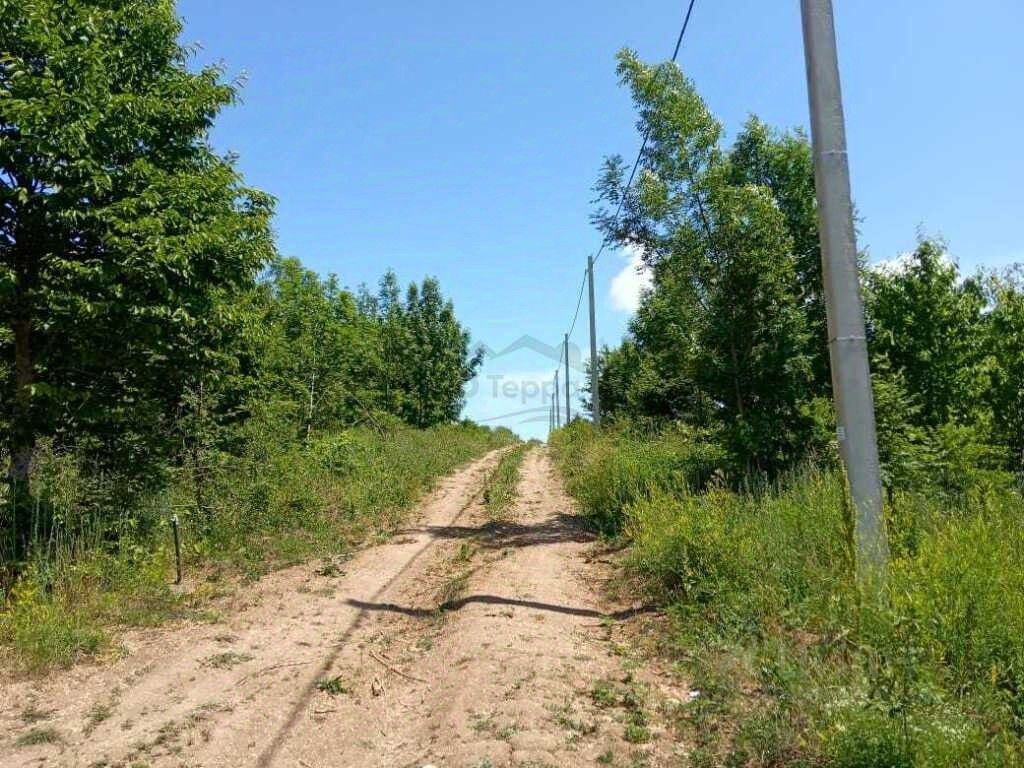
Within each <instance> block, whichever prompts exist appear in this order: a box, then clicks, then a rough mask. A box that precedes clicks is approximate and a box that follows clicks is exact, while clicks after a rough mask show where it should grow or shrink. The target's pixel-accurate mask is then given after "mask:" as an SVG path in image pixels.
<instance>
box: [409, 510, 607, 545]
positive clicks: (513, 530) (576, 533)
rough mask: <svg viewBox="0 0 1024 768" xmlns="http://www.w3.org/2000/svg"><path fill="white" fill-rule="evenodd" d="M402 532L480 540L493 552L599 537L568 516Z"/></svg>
mask: <svg viewBox="0 0 1024 768" xmlns="http://www.w3.org/2000/svg"><path fill="white" fill-rule="evenodd" d="M401 533H405V534H414V533H426V534H429V535H430V536H431V538H434V539H477V540H478V542H479V543H480V544H482V545H483V546H485V547H489V548H493V549H505V548H513V549H516V548H520V547H538V546H544V545H547V544H567V543H576V544H586V543H589V542H592V541H596V540H597V536H596V535H595V534H594V533H593V532H592V531H589V530H587V529H586V528H585V527H584V526H583V524H582V523H581V522H580V520H579V518H577V517H574V516H572V515H566V514H559V515H556V516H554V517H552V518H549V519H547V520H544V521H543V522H540V523H534V524H531V525H522V524H520V523H513V522H509V521H500V520H499V521H492V522H489V523H485V524H484V525H427V526H423V527H420V528H409V529H406V530H404V531H401Z"/></svg>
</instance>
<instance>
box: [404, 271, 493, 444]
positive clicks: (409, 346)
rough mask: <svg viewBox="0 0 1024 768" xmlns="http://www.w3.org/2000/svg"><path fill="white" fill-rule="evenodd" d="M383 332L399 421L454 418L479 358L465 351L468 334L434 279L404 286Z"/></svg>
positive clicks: (426, 423) (430, 423)
mask: <svg viewBox="0 0 1024 768" xmlns="http://www.w3.org/2000/svg"><path fill="white" fill-rule="evenodd" d="M389 301H390V300H389ZM391 306H393V307H394V305H393V304H392V305H391ZM384 328H385V348H386V349H389V350H391V359H392V361H393V362H394V363H395V364H394V365H392V367H391V370H390V373H391V377H392V386H393V388H397V389H398V390H400V391H401V396H400V407H399V414H400V415H401V416H402V418H403V419H404V420H405V421H406V422H408V423H409V424H412V425H413V426H417V427H429V426H433V425H435V424H443V423H447V422H453V421H455V420H457V419H458V417H459V414H460V412H461V411H462V406H463V405H464V402H465V397H464V388H465V385H466V383H467V382H469V381H470V380H471V379H472V378H473V376H475V375H476V370H477V368H479V366H480V364H481V362H482V360H483V358H482V353H481V352H480V351H475V352H471V350H470V337H469V332H468V331H467V330H466V329H465V328H463V327H462V325H461V324H460V323H459V321H458V319H457V318H456V316H455V308H454V306H453V304H452V302H451V301H449V300H446V299H445V298H444V296H443V295H442V293H441V286H440V284H439V283H438V282H437V280H436V279H434V278H430V277H428V278H426V279H425V280H424V281H423V283H422V285H417V284H416V283H412V284H410V286H409V288H408V290H407V292H406V298H405V303H404V305H403V306H402V307H401V308H400V309H393V311H392V313H391V317H390V320H389V321H387V322H386V323H385V326H384Z"/></svg>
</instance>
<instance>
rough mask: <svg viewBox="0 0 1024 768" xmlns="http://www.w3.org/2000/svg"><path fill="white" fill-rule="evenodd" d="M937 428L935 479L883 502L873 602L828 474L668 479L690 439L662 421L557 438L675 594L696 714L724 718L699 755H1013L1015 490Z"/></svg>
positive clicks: (1017, 607)
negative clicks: (735, 487)
mask: <svg viewBox="0 0 1024 768" xmlns="http://www.w3.org/2000/svg"><path fill="white" fill-rule="evenodd" d="M935 434H936V435H937V436H940V437H941V439H942V440H943V441H945V444H946V446H947V448H946V449H944V450H945V453H944V454H941V455H942V456H944V457H945V458H943V460H942V461H937V462H936V464H935V467H934V475H933V477H932V479H931V481H930V482H929V483H922V484H920V485H918V486H917V487H916V488H913V489H908V490H900V491H897V492H896V493H894V494H893V496H892V497H891V502H892V504H891V506H890V509H889V510H888V512H889V520H888V526H889V531H890V536H891V539H892V551H893V559H892V564H891V568H890V572H889V576H888V579H887V581H886V583H885V586H884V589H883V592H882V594H881V595H880V596H879V597H878V598H871V599H868V598H867V597H863V596H861V595H860V594H859V592H858V590H857V588H856V586H855V579H854V577H853V569H852V562H851V557H850V547H849V530H848V525H847V522H846V520H847V511H846V500H845V489H844V483H843V479H842V476H841V475H840V474H839V473H838V472H837V471H834V470H823V471H819V470H815V469H813V468H807V469H805V470H803V471H800V472H797V473H795V474H793V475H792V476H789V477H786V478H783V479H782V480H781V481H780V482H779V483H778V484H777V485H776V486H773V487H755V488H754V489H753V490H752V491H749V492H743V493H740V492H736V491H732V490H728V489H726V488H724V487H722V486H721V485H716V484H715V483H712V484H711V486H710V487H706V488H703V489H701V488H700V487H698V486H694V485H691V484H688V483H686V482H683V481H682V477H681V476H680V475H678V474H676V475H675V476H673V475H672V472H673V470H674V471H676V472H678V471H679V470H678V467H679V464H678V463H675V464H673V463H672V462H669V461H666V460H665V459H664V455H663V454H664V453H667V452H668V451H669V450H673V451H675V453H676V454H677V455H687V450H686V448H685V446H684V447H682V448H680V447H679V446H670V442H669V439H666V438H663V437H662V436H656V437H654V438H652V439H651V440H650V441H649V442H648V443H647V444H642V443H640V441H638V440H637V439H636V438H634V437H631V436H630V435H629V433H628V430H623V429H622V428H621V427H620V428H619V429H616V430H608V431H606V432H605V433H604V434H601V435H596V434H594V433H593V432H591V431H588V430H586V429H584V428H580V427H575V428H570V429H567V430H562V431H561V432H559V433H557V434H556V435H555V438H554V444H555V448H556V451H557V455H558V457H559V459H560V461H561V462H562V466H563V471H564V473H565V475H566V479H567V483H568V485H569V487H570V489H571V490H572V491H573V493H574V494H576V495H577V497H578V498H579V499H580V502H581V506H582V507H583V510H584V512H585V513H586V514H589V515H591V516H594V515H599V516H601V518H602V519H606V520H613V521H614V520H621V521H622V528H621V530H622V533H623V534H624V536H625V538H626V539H628V541H629V542H630V544H631V547H630V549H629V551H628V556H627V558H626V560H625V565H626V567H627V568H628V569H629V570H630V571H631V572H632V573H633V574H634V575H635V576H637V577H638V583H639V584H640V587H641V588H642V589H643V590H645V591H646V592H647V593H648V595H649V596H650V597H651V598H653V599H654V600H656V601H658V602H660V603H661V604H663V605H665V606H666V608H667V609H668V614H669V616H670V617H671V619H672V622H671V626H672V627H673V629H672V632H671V636H670V642H671V644H672V647H678V648H679V649H681V650H682V651H683V656H682V658H684V659H685V660H686V662H687V664H688V665H689V667H690V675H691V678H692V680H693V681H694V683H693V684H694V685H696V686H699V687H700V689H701V691H702V693H701V697H700V699H698V701H697V702H696V703H695V704H694V709H693V712H692V717H693V718H694V722H696V723H706V721H707V719H708V718H710V719H711V720H712V721H713V722H714V723H716V725H712V726H704V727H702V729H701V733H703V734H707V733H711V734H717V735H716V736H714V737H713V738H711V741H710V742H709V743H706V744H703V745H702V748H701V749H700V750H698V751H696V752H695V755H701V757H700V759H702V760H705V761H706V762H707V761H710V762H707V764H728V765H737V766H740V765H750V766H762V765H763V766H767V765H784V764H785V765H798V764H805V765H830V766H837V767H841V768H881V767H882V766H885V768H890V767H892V766H895V767H900V766H913V767H915V768H918V767H920V768H925V767H927V768H932V767H933V766H934V767H936V768H943V767H947V766H948V767H949V768H953V767H954V766H983V767H984V768H987V767H988V766H993V767H994V766H1020V765H1024V753H1022V747H1021V744H1022V741H1021V737H1022V736H1024V499H1022V497H1021V495H1020V493H1019V491H1017V490H1015V489H1014V487H1013V485H1012V483H1009V482H1007V476H1006V475H1005V474H1004V473H1001V472H999V471H998V470H994V469H991V468H990V466H991V465H989V464H987V462H988V461H989V458H991V457H990V456H989V455H988V454H987V453H986V452H985V449H984V447H983V446H982V447H981V448H980V450H981V453H980V454H979V453H978V452H977V450H976V449H977V448H978V443H976V442H975V441H973V440H972V439H970V436H969V435H965V434H964V433H963V432H962V431H958V430H956V429H954V428H950V429H949V430H937V431H936V432H935ZM673 439H676V440H678V439H679V438H678V437H676V438H673ZM936 439H939V438H938V437H937V438H936ZM651 446H655V447H654V448H651ZM648 457H653V460H652V464H651V465H649V466H647V465H644V461H645V459H647V458H648ZM616 505H620V506H618V507H617V506H616ZM730 719H732V720H737V721H738V723H736V724H735V725H733V724H725V721H727V720H730ZM709 729H710V730H709Z"/></svg>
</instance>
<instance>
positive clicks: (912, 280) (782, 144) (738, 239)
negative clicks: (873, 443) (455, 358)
mask: <svg viewBox="0 0 1024 768" xmlns="http://www.w3.org/2000/svg"><path fill="white" fill-rule="evenodd" d="M618 71H619V75H620V77H621V79H622V82H623V83H624V84H625V85H626V86H627V87H628V88H629V89H630V91H631V93H632V95H633V100H634V102H635V104H636V107H637V111H638V113H639V116H640V119H639V122H638V128H639V129H640V131H641V132H642V133H644V134H645V135H647V136H648V141H647V143H646V144H645V146H644V150H643V153H642V155H641V162H640V166H639V173H638V174H637V177H636V181H635V183H634V184H633V186H632V187H630V188H629V189H627V188H626V181H627V179H626V178H625V171H626V170H627V168H626V166H625V164H624V163H623V161H622V159H621V158H619V157H612V158H609V159H608V160H607V161H606V162H605V165H604V168H603V170H602V172H601V175H600V177H599V180H598V183H597V191H598V195H599V200H600V202H601V203H603V206H604V207H601V208H600V209H599V210H598V212H597V214H596V215H595V222H596V224H597V225H598V227H599V228H600V229H601V230H602V232H603V233H604V234H605V236H606V237H607V238H608V239H609V240H610V241H612V242H615V243H618V244H621V245H632V246H634V247H637V248H639V249H640V251H641V252H642V254H643V258H644V262H645V265H646V267H647V268H648V269H649V270H650V272H651V276H652V283H653V284H652V289H651V290H650V291H649V292H647V293H646V294H645V295H644V297H643V299H642V301H641V305H640V308H639V310H638V312H637V314H636V316H635V317H634V319H633V320H632V322H631V325H630V329H629V335H628V337H627V338H626V339H625V340H624V341H623V343H622V344H621V346H619V347H617V348H614V349H605V350H603V351H602V354H601V356H600V371H601V376H600V382H599V386H600V387H601V402H602V407H603V409H604V410H605V411H606V413H607V414H608V415H610V416H615V415H622V416H628V417H630V418H633V419H641V420H642V421H645V422H654V423H662V424H665V423H668V422H679V421H682V422H687V423H689V424H692V425H695V426H698V427H702V428H710V429H711V430H712V431H713V432H716V433H717V434H718V435H719V439H721V440H722V441H723V442H724V445H725V446H726V447H727V448H728V449H729V454H730V456H731V457H732V465H733V469H734V470H736V472H737V473H738V474H741V475H746V474H747V473H748V472H749V471H750V470H755V471H756V472H759V473H767V474H769V475H771V474H775V473H777V472H779V471H780V470H782V469H785V468H786V467H789V466H792V465H794V464H796V463H798V462H800V461H803V460H805V459H806V458H807V456H808V455H809V454H811V453H815V452H816V453H819V454H824V455H834V447H832V446H830V443H831V442H832V439H833V438H832V437H831V435H830V431H831V429H833V428H834V416H833V415H832V412H831V406H830V403H829V401H830V396H831V391H830V389H831V386H830V376H829V360H828V347H827V330H826V325H827V323H826V313H825V304H824V297H823V289H822V278H821V249H820V244H819V235H818V225H817V210H816V206H815V193H814V168H813V162H812V155H811V151H810V146H809V144H808V141H807V138H806V136H804V135H803V133H801V132H799V131H796V132H791V133H784V132H779V131H775V130H773V129H771V128H769V127H768V126H766V125H765V124H764V123H762V122H761V121H760V120H758V119H757V118H756V117H752V118H750V119H749V120H748V121H747V122H746V124H745V125H744V126H743V128H742V130H741V131H740V132H739V134H738V135H737V137H736V139H735V141H734V142H733V144H732V146H731V147H729V148H723V146H722V141H721V136H722V127H721V125H720V124H719V123H718V122H717V121H716V120H715V118H714V117H713V116H712V115H711V113H710V112H709V110H708V108H707V105H706V104H705V103H704V102H703V100H702V99H701V98H700V96H699V95H698V94H697V92H696V90H695V89H694V86H693V84H692V83H691V82H690V81H689V80H688V79H686V78H685V77H684V76H683V74H682V73H681V72H680V71H679V69H678V68H677V67H676V66H675V65H672V64H662V65H658V66H648V65H646V64H643V63H642V62H640V61H639V60H638V59H637V57H636V56H635V55H634V54H633V53H631V52H629V51H624V52H622V53H621V54H620V55H619V68H618ZM620 204H621V207H620ZM616 213H618V215H615V214H616ZM863 282H864V285H863V290H864V293H865V298H866V306H867V313H868V328H869V334H870V350H871V355H872V368H873V373H874V382H875V400H876V410H877V415H878V424H879V441H880V449H881V456H882V460H883V463H884V464H885V469H886V472H887V475H888V478H889V481H890V482H895V483H911V482H912V483H918V482H927V481H929V480H935V479H936V478H941V482H940V484H942V485H945V486H946V487H949V488H959V487H962V486H963V480H964V478H965V477H967V475H969V474H970V473H971V472H974V471H975V470H977V471H985V470H987V469H994V468H998V467H1007V466H1008V467H1011V468H1017V469H1021V468H1024V463H1022V453H1024V416H1022V414H1024V387H1022V384H1021V382H1022V380H1024V377H1022V374H1024V365H1022V360H1024V299H1022V290H1021V279H1020V273H1019V271H1018V272H1011V273H1009V274H1006V275H1001V276H999V275H988V276H986V275H982V274H978V275H974V276H969V277H967V278H964V277H963V276H962V275H961V273H960V270H959V268H958V266H957V264H956V263H955V262H954V261H953V260H952V259H951V258H950V257H949V255H948V252H947V248H946V246H945V244H944V243H943V242H941V241H940V240H935V239H928V238H922V239H921V240H920V242H919V244H918V247H917V248H916V250H915V251H914V252H913V253H912V254H908V255H906V256H904V257H901V258H900V259H898V260H896V261H895V262H892V263H889V264H885V265H882V266H881V267H878V268H864V271H863Z"/></svg>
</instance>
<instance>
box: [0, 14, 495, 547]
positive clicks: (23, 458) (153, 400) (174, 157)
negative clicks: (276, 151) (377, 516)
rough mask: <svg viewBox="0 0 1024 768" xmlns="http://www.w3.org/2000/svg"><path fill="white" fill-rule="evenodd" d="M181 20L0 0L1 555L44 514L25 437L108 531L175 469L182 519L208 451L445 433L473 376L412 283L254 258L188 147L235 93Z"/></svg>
mask: <svg viewBox="0 0 1024 768" xmlns="http://www.w3.org/2000/svg"><path fill="white" fill-rule="evenodd" d="M181 31H182V24H181V21H180V19H179V18H178V16H177V13H176V10H175V4H174V2H173V0H59V1H58V0H17V1H16V2H12V1H11V0H0V381H2V384H0V428H2V429H0V460H2V462H3V464H4V465H5V471H6V476H7V477H6V479H7V481H8V483H7V486H6V487H5V488H4V489H3V490H2V492H0V514H2V517H0V534H2V537H0V538H2V540H0V555H2V556H6V555H8V554H13V555H14V556H15V557H16V558H17V557H20V556H22V555H24V554H25V552H26V547H27V545H28V542H29V538H30V534H32V535H38V534H39V532H40V530H43V533H45V529H46V527H47V526H48V525H49V524H51V523H53V521H52V520H45V519H44V520H42V522H40V520H41V518H45V517H46V515H47V514H48V513H47V511H46V505H45V504H43V503H42V502H41V500H40V498H39V497H38V494H36V490H37V486H38V485H39V483H38V482H35V478H34V476H33V460H34V459H35V457H36V455H37V454H38V453H39V446H41V445H42V446H45V449H46V450H45V453H46V454H47V455H48V456H49V455H53V454H59V455H61V456H64V457H71V460H72V461H73V462H74V463H76V464H77V465H78V468H79V470H80V471H81V472H82V473H84V474H85V475H88V476H90V477H100V476H102V477H103V478H104V482H103V486H104V487H105V488H106V489H107V490H106V493H107V498H106V499H105V500H104V501H103V504H101V505H94V506H100V507H103V508H109V509H110V514H111V516H112V517H117V519H118V520H122V521H123V520H130V519H131V516H132V505H133V504H134V503H135V501H137V499H138V498H139V495H140V494H142V493H143V492H148V491H151V490H153V489H155V488H158V487H160V486H161V485H162V484H164V483H165V482H166V481H167V480H168V477H169V476H170V475H173V474H174V473H176V472H177V473H179V474H180V473H181V472H185V473H186V474H187V476H188V477H190V478H191V480H190V485H191V487H192V489H193V495H194V499H193V501H194V504H195V506H196V508H198V509H200V510H204V511H205V509H206V501H205V496H206V493H205V489H206V487H207V486H208V485H209V479H210V478H211V477H212V476H213V475H214V474H215V473H216V472H217V470H218V467H219V466H221V465H223V464H224V463H225V462H227V461H228V458H229V457H230V455H231V453H232V452H244V451H248V452H249V453H250V454H251V453H252V451H253V450H254V447H258V444H259V443H260V442H261V441H262V442H265V441H267V440H275V441H283V442H284V443H290V442H292V441H296V442H297V444H299V445H308V444H310V443H311V442H313V440H312V438H313V436H314V434H316V433H327V432H330V431H331V430H338V429H342V428H345V427H350V426H354V425H357V424H364V423H365V424H369V425H371V426H373V427H374V428H376V429H378V430H380V431H383V430H385V429H386V428H388V427H389V426H391V425H393V424H395V423H398V422H405V423H408V424H410V425H413V426H417V427H428V426H434V425H438V424H443V423H447V422H453V421H455V420H456V419H457V418H458V415H459V413H460V411H461V409H462V405H463V386H464V384H465V383H466V382H467V381H468V380H469V379H470V378H471V377H472V376H473V375H474V373H475V371H476V368H477V366H478V365H479V356H478V355H475V354H473V353H471V351H470V349H469V333H468V331H467V330H466V329H465V328H464V327H463V326H462V325H461V324H460V323H459V321H458V320H457V318H456V316H455V310H454V307H453V305H452V302H451V301H450V300H447V299H446V298H445V297H444V296H443V294H442V291H441V288H440V285H439V284H438V282H437V281H436V280H435V279H433V278H427V279H425V280H424V281H423V282H422V283H421V284H416V283H413V284H411V285H410V286H409V288H408V290H407V292H406V293H405V294H404V295H402V292H401V290H400V288H399V283H398V279H397V277H396V276H395V275H394V274H393V273H390V272H389V273H387V274H386V275H385V277H384V278H383V280H382V282H381V290H380V293H379V294H378V295H376V296H371V295H370V294H369V293H368V292H366V291H365V290H363V291H360V292H358V293H354V292H352V291H351V290H348V289H346V288H344V287H343V286H342V284H341V283H340V281H339V279H338V278H337V277H335V276H333V275H331V276H328V277H327V278H322V277H321V276H319V275H317V274H316V273H314V272H312V271H310V270H308V269H306V268H304V267H303V266H302V264H301V263H300V262H299V261H298V260H297V259H284V258H280V257H279V256H278V254H277V252H276V247H275V244H274V241H273V236H272V232H271V217H272V214H273V199H272V198H271V197H270V196H269V195H267V194H265V193H263V192H260V191H258V190H255V189H253V188H251V187H249V186H248V185H247V184H246V183H245V182H244V180H243V179H242V177H241V175H240V173H239V171H238V170H237V168H236V166H235V160H234V158H233V157H231V156H223V155H220V154H218V153H217V152H216V151H215V150H214V149H213V147H212V145H211V143H210V138H209V132H210V129H211V127H212V126H213V124H214V121H215V119H216V118H217V116H218V114H219V113H220V112H221V110H222V109H223V108H225V107H227V106H229V105H232V104H233V103H234V102H235V101H236V99H237V95H238V91H237V84H236V83H232V82H228V81H226V80H225V79H224V73H223V71H222V70H221V69H220V68H219V67H203V68H196V67H195V66H194V62H193V59H192V52H191V51H190V50H189V49H188V48H186V47H185V46H183V45H182V44H181V43H180V42H179V35H180V34H181ZM33 494H36V495H35V496H33ZM30 515H31V516H33V517H32V521H30ZM101 527H102V526H101Z"/></svg>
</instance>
